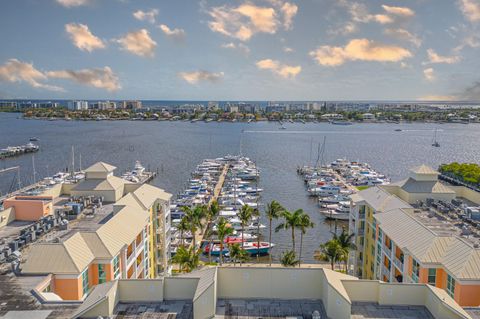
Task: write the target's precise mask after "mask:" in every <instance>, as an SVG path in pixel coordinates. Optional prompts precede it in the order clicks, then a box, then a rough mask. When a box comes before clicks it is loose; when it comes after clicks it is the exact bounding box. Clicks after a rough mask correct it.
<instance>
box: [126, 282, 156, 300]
mask: <svg viewBox="0 0 480 319" xmlns="http://www.w3.org/2000/svg"><path fill="white" fill-rule="evenodd" d="M118 287H119V292H120V300H121V301H122V302H130V301H146V302H147V301H148V302H159V301H163V280H162V279H152V280H147V279H143V280H142V279H135V280H119V282H118Z"/></svg>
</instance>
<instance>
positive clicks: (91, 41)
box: [65, 23, 105, 52]
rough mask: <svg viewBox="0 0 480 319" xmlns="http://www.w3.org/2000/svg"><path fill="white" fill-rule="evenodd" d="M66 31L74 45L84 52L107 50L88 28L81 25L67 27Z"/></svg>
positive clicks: (72, 24) (73, 24)
mask: <svg viewBox="0 0 480 319" xmlns="http://www.w3.org/2000/svg"><path fill="white" fill-rule="evenodd" d="M65 31H66V32H67V33H68V35H69V36H70V39H71V40H72V42H73V45H74V46H76V47H77V48H79V49H80V50H83V51H88V52H92V51H93V50H95V49H103V48H105V43H103V41H102V40H101V39H100V38H98V37H96V36H95V35H93V34H92V32H90V30H89V29H88V26H87V25H85V24H81V23H69V24H66V25H65Z"/></svg>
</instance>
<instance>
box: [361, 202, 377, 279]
mask: <svg viewBox="0 0 480 319" xmlns="http://www.w3.org/2000/svg"><path fill="white" fill-rule="evenodd" d="M373 214H374V210H373V208H372V207H370V206H368V205H366V207H365V239H364V250H363V251H364V254H363V265H362V268H363V276H362V277H363V278H364V279H374V273H373V272H372V264H373V265H375V245H376V241H375V240H374V239H372V234H373V236H374V237H375V236H376V235H375V234H376V229H374V228H373V227H372V226H371V225H373ZM372 247H373V253H372Z"/></svg>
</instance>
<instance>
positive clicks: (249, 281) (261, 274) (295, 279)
mask: <svg viewBox="0 0 480 319" xmlns="http://www.w3.org/2000/svg"><path fill="white" fill-rule="evenodd" d="M321 272H322V270H321V269H302V270H301V271H299V270H298V269H289V268H219V269H218V274H217V276H218V288H217V289H218V290H217V296H218V298H245V299H252V298H267V299H268V298H271V299H322V276H321Z"/></svg>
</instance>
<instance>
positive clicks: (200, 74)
mask: <svg viewBox="0 0 480 319" xmlns="http://www.w3.org/2000/svg"><path fill="white" fill-rule="evenodd" d="M178 76H179V77H180V78H182V79H183V80H185V81H187V82H188V83H190V84H197V83H198V82H204V81H206V82H211V83H215V82H218V81H220V80H221V79H222V78H223V76H224V73H223V72H218V73H212V72H209V71H203V70H200V71H193V72H180V73H178Z"/></svg>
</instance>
